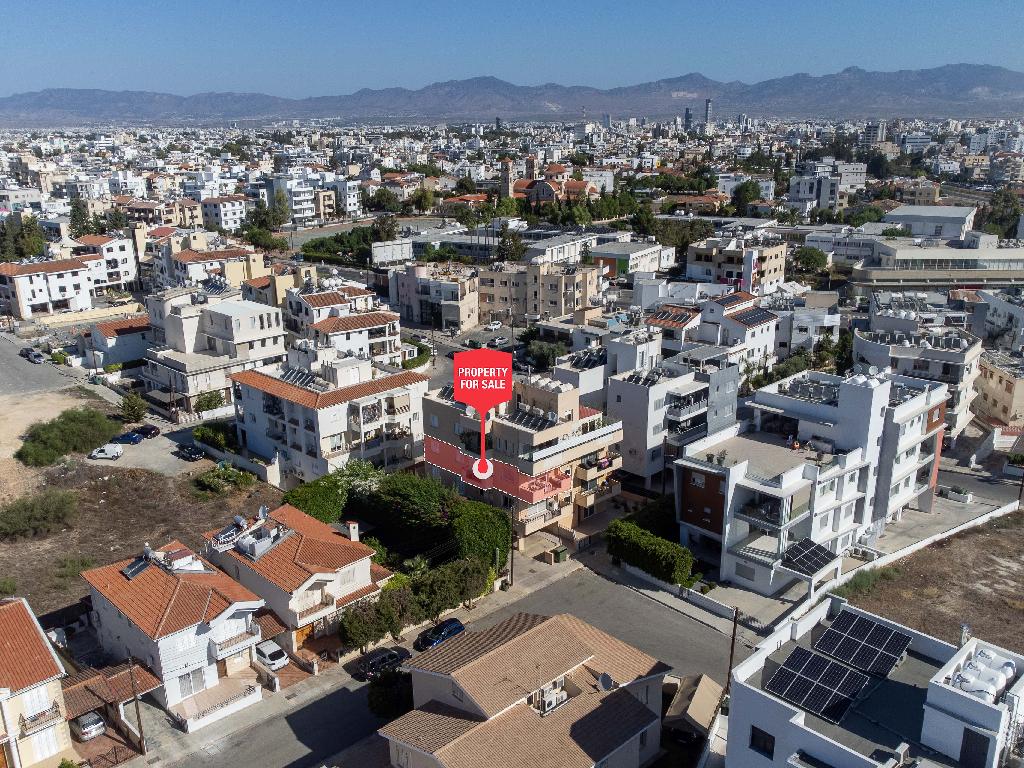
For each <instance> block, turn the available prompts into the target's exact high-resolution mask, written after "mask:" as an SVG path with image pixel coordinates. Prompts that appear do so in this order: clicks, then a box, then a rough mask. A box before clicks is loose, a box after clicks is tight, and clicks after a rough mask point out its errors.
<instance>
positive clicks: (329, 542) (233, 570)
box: [204, 504, 391, 661]
mask: <svg viewBox="0 0 1024 768" xmlns="http://www.w3.org/2000/svg"><path fill="white" fill-rule="evenodd" d="M358 530H359V529H358V525H356V524H355V523H350V524H349V528H348V532H349V536H348V537H345V536H342V535H341V534H340V533H338V531H337V530H336V529H335V528H334V527H332V526H330V525H327V524H326V523H322V522H320V521H319V520H316V519H314V518H312V517H310V516H309V515H307V514H305V513H303V512H301V511H299V510H298V509H296V508H295V507H292V506H290V505H288V504H284V505H282V506H280V507H278V508H277V509H275V510H272V511H271V510H268V509H267V508H266V507H262V508H261V509H260V510H259V511H258V512H257V513H256V514H255V515H254V516H253V517H245V516H242V515H237V516H235V517H234V518H233V519H232V520H231V521H230V522H229V523H228V525H227V526H226V527H225V528H222V529H220V530H213V531H208V532H207V533H205V534H204V538H205V539H206V541H207V544H206V548H205V554H206V556H207V557H208V558H209V559H210V560H211V561H212V562H214V563H216V564H217V565H219V566H220V567H221V568H223V569H224V571H225V572H227V573H228V574H230V575H232V576H233V577H234V578H235V579H237V580H238V582H239V583H240V584H241V585H244V587H243V588H245V589H246V591H249V590H252V592H254V593H256V594H257V595H259V596H260V598H261V602H264V601H265V603H266V606H267V608H268V609H269V611H270V615H271V617H272V618H274V619H275V621H274V624H275V625H276V628H277V629H278V630H281V628H282V627H283V628H284V629H283V631H280V632H279V634H277V635H275V636H274V640H275V642H277V643H278V645H280V646H282V647H283V648H285V649H286V650H288V651H289V652H291V653H292V654H294V655H296V656H298V657H300V658H303V659H306V660H309V661H315V660H318V659H319V653H318V652H315V651H310V650H308V649H307V647H306V645H307V643H310V642H312V641H315V640H319V639H321V638H325V639H327V640H329V639H330V637H329V636H330V635H334V636H335V638H336V636H337V632H338V623H339V621H340V620H341V616H342V614H343V613H344V612H345V609H346V608H348V607H350V606H352V605H355V604H356V603H358V602H361V601H364V600H373V599H376V598H377V596H378V595H379V594H380V589H381V587H382V586H383V585H384V584H385V583H386V582H387V580H388V579H389V578H390V577H391V572H390V571H388V570H387V569H386V568H382V567H381V566H379V565H376V564H374V563H372V562H371V560H370V558H371V557H372V556H373V550H372V549H370V547H368V546H366V545H365V544H363V543H362V542H360V541H359V532H358ZM267 623H268V624H269V623H270V622H267Z"/></svg>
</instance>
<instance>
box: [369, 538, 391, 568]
mask: <svg viewBox="0 0 1024 768" xmlns="http://www.w3.org/2000/svg"><path fill="white" fill-rule="evenodd" d="M362 542H363V544H365V545H366V546H368V547H369V548H370V549H372V550H373V557H372V558H370V559H371V560H372V561H373V562H375V563H376V564H377V565H383V566H387V564H388V563H389V562H390V561H391V553H390V552H389V551H388V548H387V547H385V546H384V545H383V544H382V543H381V541H380V539H378V538H377V537H376V536H364V537H363V538H362Z"/></svg>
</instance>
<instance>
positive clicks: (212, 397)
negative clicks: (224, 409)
mask: <svg viewBox="0 0 1024 768" xmlns="http://www.w3.org/2000/svg"><path fill="white" fill-rule="evenodd" d="M222 405H224V395H222V394H221V393H220V392H219V391H217V390H212V391H210V392H203V394H201V395H199V397H197V398H196V401H195V403H194V404H193V406H192V409H193V410H194V411H195V412H196V413H203V412H204V411H212V410H214V409H216V408H220V407H221V406H222Z"/></svg>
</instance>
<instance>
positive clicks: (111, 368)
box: [103, 363, 124, 373]
mask: <svg viewBox="0 0 1024 768" xmlns="http://www.w3.org/2000/svg"><path fill="white" fill-rule="evenodd" d="M123 367H124V366H122V365H121V363H107V364H106V365H104V366H103V372H104V373H117V372H118V371H120V370H121V368H123Z"/></svg>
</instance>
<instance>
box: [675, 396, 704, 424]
mask: <svg viewBox="0 0 1024 768" xmlns="http://www.w3.org/2000/svg"><path fill="white" fill-rule="evenodd" d="M707 409H708V401H707V400H696V401H693V402H690V403H679V404H674V405H671V406H669V409H668V412H667V415H668V417H669V418H670V419H676V420H682V419H685V418H687V417H688V416H692V415H693V414H695V413H701V412H702V411H706V410H707Z"/></svg>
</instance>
